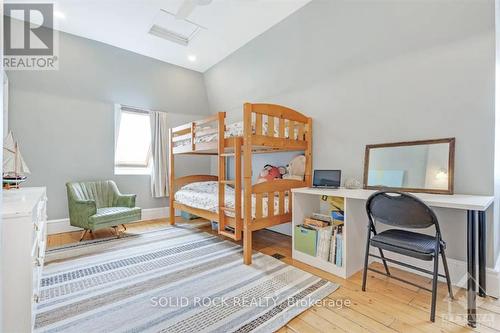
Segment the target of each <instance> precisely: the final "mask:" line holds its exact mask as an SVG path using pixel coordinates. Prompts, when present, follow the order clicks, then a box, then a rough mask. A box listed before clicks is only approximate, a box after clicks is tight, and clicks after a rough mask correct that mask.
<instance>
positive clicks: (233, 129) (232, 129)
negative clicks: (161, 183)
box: [174, 121, 298, 147]
mask: <svg viewBox="0 0 500 333" xmlns="http://www.w3.org/2000/svg"><path fill="white" fill-rule="evenodd" d="M205 129H211V127H202V128H200V130H205ZM252 132H253V133H254V134H255V124H252ZM262 132H263V133H262V134H263V135H267V122H264V123H263V124H262ZM288 132H289V130H288V127H285V137H286V138H289V135H288ZM278 135H279V125H278V124H277V123H275V124H274V136H276V137H277V136H278ZM218 136H219V134H218V133H212V134H206V135H201V136H196V137H195V138H194V142H195V144H196V143H208V142H212V141H217V138H218ZM236 136H243V121H239V122H237V123H232V124H229V125H227V126H226V133H224V137H225V138H226V139H227V138H231V137H236ZM293 137H294V139H295V140H297V138H298V130H297V129H294V135H293ZM188 144H191V139H186V140H182V141H178V142H176V143H174V147H179V146H184V145H188Z"/></svg>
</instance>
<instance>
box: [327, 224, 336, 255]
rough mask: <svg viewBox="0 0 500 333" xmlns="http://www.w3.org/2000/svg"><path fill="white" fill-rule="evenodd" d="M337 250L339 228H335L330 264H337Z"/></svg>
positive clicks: (331, 242)
mask: <svg viewBox="0 0 500 333" xmlns="http://www.w3.org/2000/svg"><path fill="white" fill-rule="evenodd" d="M336 250H337V226H335V227H333V236H332V239H331V241H330V258H329V259H328V261H329V262H331V263H333V264H334V263H335V253H336Z"/></svg>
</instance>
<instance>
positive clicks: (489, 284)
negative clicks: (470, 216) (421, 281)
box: [371, 252, 500, 298]
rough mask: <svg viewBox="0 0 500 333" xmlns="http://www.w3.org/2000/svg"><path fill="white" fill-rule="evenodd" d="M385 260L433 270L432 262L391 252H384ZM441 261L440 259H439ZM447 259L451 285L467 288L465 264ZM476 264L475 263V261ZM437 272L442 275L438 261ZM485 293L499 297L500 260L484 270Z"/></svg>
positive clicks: (441, 267)
mask: <svg viewBox="0 0 500 333" xmlns="http://www.w3.org/2000/svg"><path fill="white" fill-rule="evenodd" d="M373 254H375V255H378V252H376V253H375V252H373ZM384 254H385V255H386V257H387V258H390V259H394V260H398V261H401V262H404V263H406V264H409V265H413V266H417V267H421V268H424V269H427V270H430V271H432V270H433V262H432V261H423V260H418V259H414V258H410V257H406V256H403V255H399V254H396V253H391V252H384ZM439 259H441V257H440V258H439ZM447 259H448V269H449V270H450V277H451V283H452V284H453V285H454V286H457V287H461V288H466V287H467V263H466V262H465V261H461V260H456V259H450V258H447ZM371 261H372V262H373V261H378V262H381V261H380V260H379V259H375V258H371ZM476 263H477V261H476ZM387 264H388V265H389V266H393V267H397V268H400V269H402V270H405V271H409V272H412V273H415V274H418V275H422V276H426V277H429V275H427V274H425V273H422V272H419V271H415V270H412V269H409V268H405V267H402V266H398V265H396V264H391V263H390V262H388V263H387ZM439 272H440V273H443V274H444V269H443V262H442V260H440V261H439ZM439 279H440V280H442V281H445V279H444V278H439ZM476 280H478V275H477V273H476ZM486 293H487V294H488V295H490V296H493V297H497V298H499V297H500V258H499V260H498V261H497V262H496V264H495V268H490V267H487V268H486Z"/></svg>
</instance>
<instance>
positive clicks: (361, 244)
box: [292, 191, 367, 279]
mask: <svg viewBox="0 0 500 333" xmlns="http://www.w3.org/2000/svg"><path fill="white" fill-rule="evenodd" d="M322 195H328V194H327V193H324V194H323V193H320V192H315V193H305V192H304V193H303V192H297V191H294V192H293V206H292V207H293V212H292V223H293V229H295V226H297V225H300V224H303V223H304V219H305V218H307V217H311V216H312V214H313V213H316V212H320V211H321V210H322V209H321V208H322V200H321V196H322ZM337 197H341V198H344V226H343V229H342V235H343V238H344V241H343V248H342V255H343V257H342V267H339V266H337V265H335V264H334V263H331V262H329V261H326V260H324V259H322V258H318V257H314V256H311V255H308V254H306V253H303V252H300V251H297V250H295V235H293V234H294V233H292V235H293V236H292V257H293V259H294V260H298V261H301V262H303V263H305V264H308V265H311V266H314V267H317V268H319V269H322V270H324V271H326V272H329V273H331V274H334V275H336V276H339V277H342V278H344V279H345V278H348V277H349V276H351V275H352V274H354V273H356V272H358V271H359V270H360V269H361V268H362V267H363V259H364V250H365V242H366V230H367V229H366V227H367V222H366V214H362V212H363V211H364V201H363V200H357V199H349V198H346V197H344V196H341V195H338V196H337Z"/></svg>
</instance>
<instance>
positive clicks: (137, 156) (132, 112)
mask: <svg viewBox="0 0 500 333" xmlns="http://www.w3.org/2000/svg"><path fill="white" fill-rule="evenodd" d="M115 112H116V120H115V174H122V175H123V174H149V173H150V164H151V127H150V120H149V112H147V111H142V110H136V109H132V108H127V107H124V106H120V105H117V107H116V110H115Z"/></svg>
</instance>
